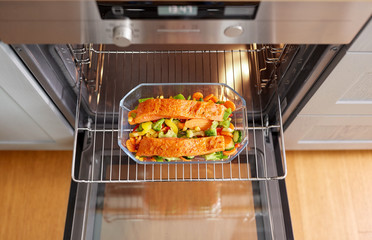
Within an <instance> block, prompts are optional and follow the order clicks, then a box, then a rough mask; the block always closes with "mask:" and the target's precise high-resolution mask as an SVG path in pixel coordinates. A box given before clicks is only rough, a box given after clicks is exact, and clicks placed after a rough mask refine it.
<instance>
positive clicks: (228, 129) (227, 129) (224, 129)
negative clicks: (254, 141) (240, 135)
mask: <svg viewBox="0 0 372 240" xmlns="http://www.w3.org/2000/svg"><path fill="white" fill-rule="evenodd" d="M222 131H224V132H229V133H233V132H234V130H232V129H231V128H222Z"/></svg>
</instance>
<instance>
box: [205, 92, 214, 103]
mask: <svg viewBox="0 0 372 240" xmlns="http://www.w3.org/2000/svg"><path fill="white" fill-rule="evenodd" d="M213 97H214V95H213V94H209V95H208V96H206V97H205V98H204V101H205V102H208V101H209V100H211V99H212V98H213Z"/></svg>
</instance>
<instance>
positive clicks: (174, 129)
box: [164, 119, 178, 134]
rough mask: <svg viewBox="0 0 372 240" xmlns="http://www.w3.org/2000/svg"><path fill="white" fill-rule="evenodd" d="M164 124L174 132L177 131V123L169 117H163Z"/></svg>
mask: <svg viewBox="0 0 372 240" xmlns="http://www.w3.org/2000/svg"><path fill="white" fill-rule="evenodd" d="M164 122H165V124H166V125H167V126H168V127H170V128H171V129H172V131H173V132H174V133H176V134H177V133H178V127H177V125H176V124H175V123H174V122H173V121H172V120H171V119H165V121H164Z"/></svg>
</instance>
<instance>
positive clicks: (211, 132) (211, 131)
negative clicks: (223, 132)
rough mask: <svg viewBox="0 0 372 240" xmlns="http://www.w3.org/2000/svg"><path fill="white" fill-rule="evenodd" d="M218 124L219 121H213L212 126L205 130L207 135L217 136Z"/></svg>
mask: <svg viewBox="0 0 372 240" xmlns="http://www.w3.org/2000/svg"><path fill="white" fill-rule="evenodd" d="M217 126H218V122H217V121H213V122H212V125H211V127H210V128H209V129H208V130H206V131H205V135H207V136H217V129H216V128H217Z"/></svg>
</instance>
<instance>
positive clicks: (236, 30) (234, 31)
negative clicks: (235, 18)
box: [224, 25, 243, 37]
mask: <svg viewBox="0 0 372 240" xmlns="http://www.w3.org/2000/svg"><path fill="white" fill-rule="evenodd" d="M224 33H225V36H227V37H238V36H240V35H241V34H242V33H243V27H242V26H239V25H236V26H230V27H227V28H226V29H225V31H224Z"/></svg>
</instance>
